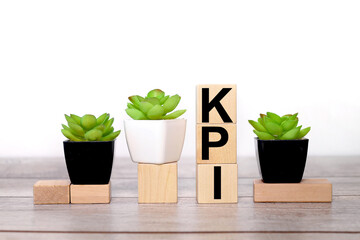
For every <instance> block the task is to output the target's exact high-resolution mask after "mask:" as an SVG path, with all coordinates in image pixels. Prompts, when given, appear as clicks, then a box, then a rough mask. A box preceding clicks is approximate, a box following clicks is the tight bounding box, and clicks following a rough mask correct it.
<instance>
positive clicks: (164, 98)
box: [160, 95, 170, 105]
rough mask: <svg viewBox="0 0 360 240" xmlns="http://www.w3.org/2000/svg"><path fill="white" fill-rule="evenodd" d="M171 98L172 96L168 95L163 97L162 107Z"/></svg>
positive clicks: (161, 100)
mask: <svg viewBox="0 0 360 240" xmlns="http://www.w3.org/2000/svg"><path fill="white" fill-rule="evenodd" d="M169 97H170V96H169V95H167V96H165V97H163V98H162V99H160V105H163V104H164V103H165V102H166V100H168V98H169Z"/></svg>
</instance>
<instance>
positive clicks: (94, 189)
mask: <svg viewBox="0 0 360 240" xmlns="http://www.w3.org/2000/svg"><path fill="white" fill-rule="evenodd" d="M70 195H71V203H110V199H111V184H110V182H109V183H108V184H101V185H100V184H99V185H80V184H79V185H78V184H71V185H70Z"/></svg>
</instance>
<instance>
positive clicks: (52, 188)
mask: <svg viewBox="0 0 360 240" xmlns="http://www.w3.org/2000/svg"><path fill="white" fill-rule="evenodd" d="M66 203H70V181H68V180H40V181H37V182H36V183H35V184H34V204H66Z"/></svg>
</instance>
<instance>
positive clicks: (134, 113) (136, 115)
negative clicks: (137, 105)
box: [125, 108, 148, 120]
mask: <svg viewBox="0 0 360 240" xmlns="http://www.w3.org/2000/svg"><path fill="white" fill-rule="evenodd" d="M125 111H126V113H127V114H128V115H129V116H130V117H131V118H132V119H134V120H146V119H148V118H147V117H146V116H145V114H144V113H143V112H141V111H140V110H137V109H130V108H127V109H126V110H125Z"/></svg>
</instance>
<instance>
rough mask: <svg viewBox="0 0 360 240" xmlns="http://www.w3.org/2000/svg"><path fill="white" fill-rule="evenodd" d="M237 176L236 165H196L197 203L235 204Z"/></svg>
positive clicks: (236, 199)
mask: <svg viewBox="0 0 360 240" xmlns="http://www.w3.org/2000/svg"><path fill="white" fill-rule="evenodd" d="M237 176H238V165H237V164H197V169H196V198H197V202H198V203H237V202H238V191H237V190H238V179H237Z"/></svg>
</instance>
